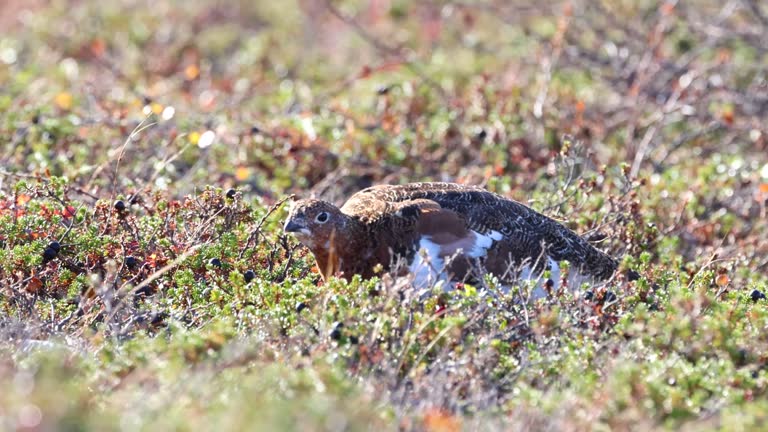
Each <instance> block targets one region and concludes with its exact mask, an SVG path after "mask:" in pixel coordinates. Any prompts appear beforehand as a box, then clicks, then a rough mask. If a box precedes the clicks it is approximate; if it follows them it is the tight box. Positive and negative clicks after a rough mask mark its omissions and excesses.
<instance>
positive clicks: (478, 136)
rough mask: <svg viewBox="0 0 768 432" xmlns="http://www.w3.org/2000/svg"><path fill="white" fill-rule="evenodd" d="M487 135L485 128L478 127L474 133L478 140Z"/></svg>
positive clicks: (483, 138)
mask: <svg viewBox="0 0 768 432" xmlns="http://www.w3.org/2000/svg"><path fill="white" fill-rule="evenodd" d="M487 136H488V132H487V131H486V130H485V129H480V130H479V131H477V133H476V134H475V138H477V139H478V140H479V141H483V140H485V138H486V137H487Z"/></svg>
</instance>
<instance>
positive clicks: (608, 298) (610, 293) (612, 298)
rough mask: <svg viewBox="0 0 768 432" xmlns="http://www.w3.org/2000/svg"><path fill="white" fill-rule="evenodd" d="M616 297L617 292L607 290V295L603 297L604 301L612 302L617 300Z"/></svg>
mask: <svg viewBox="0 0 768 432" xmlns="http://www.w3.org/2000/svg"><path fill="white" fill-rule="evenodd" d="M616 299H617V297H616V294H614V293H613V291H606V292H605V297H603V303H611V302H614V301H616Z"/></svg>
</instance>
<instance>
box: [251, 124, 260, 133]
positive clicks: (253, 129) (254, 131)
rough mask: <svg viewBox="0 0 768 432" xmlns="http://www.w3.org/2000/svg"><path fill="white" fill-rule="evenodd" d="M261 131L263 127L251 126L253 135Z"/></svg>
mask: <svg viewBox="0 0 768 432" xmlns="http://www.w3.org/2000/svg"><path fill="white" fill-rule="evenodd" d="M260 133H261V129H260V128H259V127H258V126H251V135H258V134H260Z"/></svg>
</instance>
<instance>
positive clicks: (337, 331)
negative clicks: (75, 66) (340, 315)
mask: <svg viewBox="0 0 768 432" xmlns="http://www.w3.org/2000/svg"><path fill="white" fill-rule="evenodd" d="M342 328H344V323H342V322H338V321H337V322H335V323H333V329H332V330H331V333H330V334H329V335H328V336H330V338H331V339H333V340H335V341H337V340H339V339H341V329H342Z"/></svg>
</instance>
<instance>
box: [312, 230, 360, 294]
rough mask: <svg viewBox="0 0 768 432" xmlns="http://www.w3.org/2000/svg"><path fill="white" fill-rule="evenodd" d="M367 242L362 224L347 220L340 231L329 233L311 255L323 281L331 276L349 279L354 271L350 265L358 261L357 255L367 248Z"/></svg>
mask: <svg viewBox="0 0 768 432" xmlns="http://www.w3.org/2000/svg"><path fill="white" fill-rule="evenodd" d="M367 241H368V237H367V236H366V235H365V229H364V227H363V225H362V223H361V222H360V221H358V220H357V219H354V218H348V219H347V220H346V221H345V224H344V225H343V226H342V227H341V228H340V229H338V230H335V231H333V232H332V233H331V235H330V237H329V239H328V240H327V241H326V242H325V243H324V244H321V245H316V247H315V248H314V249H313V250H312V253H313V254H314V255H315V260H316V261H317V268H318V270H320V274H321V275H322V276H323V280H328V279H329V278H330V277H331V276H341V277H344V278H351V277H352V276H353V275H354V271H353V269H352V268H351V267H350V265H351V263H354V262H356V261H357V260H359V259H360V257H359V254H360V253H361V251H362V250H364V248H365V247H367Z"/></svg>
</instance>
